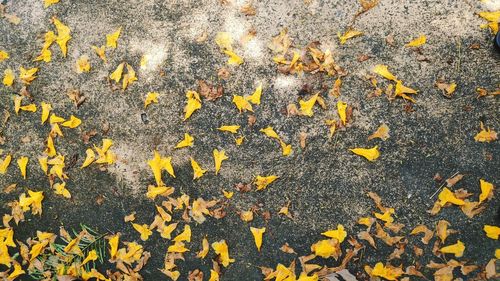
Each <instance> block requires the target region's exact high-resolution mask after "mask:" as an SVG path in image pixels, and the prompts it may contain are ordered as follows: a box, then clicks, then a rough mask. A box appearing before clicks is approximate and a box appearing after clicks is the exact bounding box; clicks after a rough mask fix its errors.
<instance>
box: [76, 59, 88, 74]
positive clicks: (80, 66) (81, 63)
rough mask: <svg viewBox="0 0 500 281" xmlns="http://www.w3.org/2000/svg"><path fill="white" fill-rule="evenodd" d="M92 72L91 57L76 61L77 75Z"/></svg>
mask: <svg viewBox="0 0 500 281" xmlns="http://www.w3.org/2000/svg"><path fill="white" fill-rule="evenodd" d="M89 71H90V62H89V57H87V56H81V57H79V58H78V59H77V60H76V73H83V72H89Z"/></svg>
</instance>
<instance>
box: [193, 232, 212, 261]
mask: <svg viewBox="0 0 500 281" xmlns="http://www.w3.org/2000/svg"><path fill="white" fill-rule="evenodd" d="M201 246H202V248H201V251H199V252H198V254H196V257H198V258H200V259H204V258H205V257H206V256H207V254H208V251H209V250H210V244H209V243H208V239H207V237H206V236H205V237H203V240H202V242H201Z"/></svg>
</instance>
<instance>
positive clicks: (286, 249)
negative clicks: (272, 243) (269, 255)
mask: <svg viewBox="0 0 500 281" xmlns="http://www.w3.org/2000/svg"><path fill="white" fill-rule="evenodd" d="M280 250H281V251H282V252H284V253H287V254H297V253H296V252H295V250H294V249H293V248H292V247H290V245H288V243H285V244H284V245H283V246H281V248H280Z"/></svg>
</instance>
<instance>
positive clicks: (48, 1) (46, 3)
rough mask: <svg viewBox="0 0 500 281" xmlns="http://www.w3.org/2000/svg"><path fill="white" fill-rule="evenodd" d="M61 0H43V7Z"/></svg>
mask: <svg viewBox="0 0 500 281" xmlns="http://www.w3.org/2000/svg"><path fill="white" fill-rule="evenodd" d="M59 1H61V0H43V7H44V8H48V7H49V6H50V5H54V4H57V3H59Z"/></svg>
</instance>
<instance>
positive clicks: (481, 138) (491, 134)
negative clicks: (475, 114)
mask: <svg viewBox="0 0 500 281" xmlns="http://www.w3.org/2000/svg"><path fill="white" fill-rule="evenodd" d="M480 124H481V131H480V132H479V133H477V135H476V136H475V137H474V140H475V141H478V142H491V141H494V140H497V138H498V136H497V132H495V131H493V130H491V129H490V128H485V127H484V124H483V122H481V123H480Z"/></svg>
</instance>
